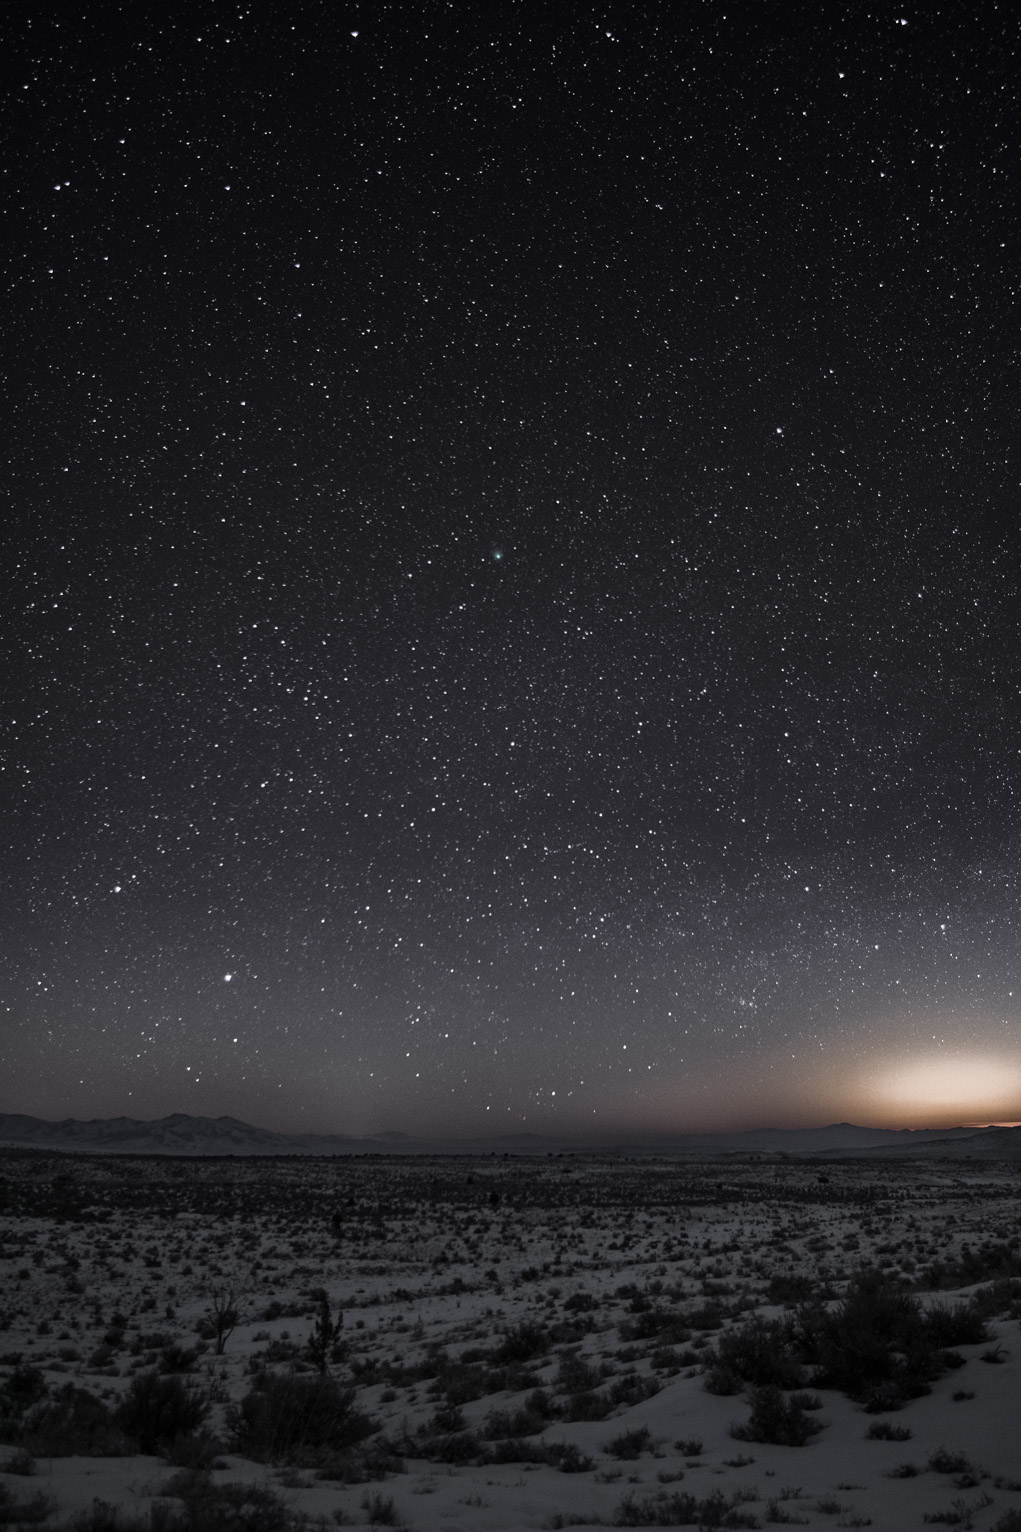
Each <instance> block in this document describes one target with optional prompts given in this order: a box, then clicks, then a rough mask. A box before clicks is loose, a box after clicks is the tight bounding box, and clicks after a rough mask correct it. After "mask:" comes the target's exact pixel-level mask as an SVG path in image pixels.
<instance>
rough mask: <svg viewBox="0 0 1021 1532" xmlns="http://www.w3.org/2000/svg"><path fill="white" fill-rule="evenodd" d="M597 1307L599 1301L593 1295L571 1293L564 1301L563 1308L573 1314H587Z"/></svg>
mask: <svg viewBox="0 0 1021 1532" xmlns="http://www.w3.org/2000/svg"><path fill="white" fill-rule="evenodd" d="M598 1307H599V1299H598V1298H597V1297H595V1295H594V1294H593V1293H572V1294H571V1296H570V1297H569V1298H567V1299H565V1300H564V1308H565V1309H566V1310H567V1312H568V1313H569V1314H570V1313H574V1314H587V1313H589V1312H590V1311H591V1310H592V1309H597V1308H598Z"/></svg>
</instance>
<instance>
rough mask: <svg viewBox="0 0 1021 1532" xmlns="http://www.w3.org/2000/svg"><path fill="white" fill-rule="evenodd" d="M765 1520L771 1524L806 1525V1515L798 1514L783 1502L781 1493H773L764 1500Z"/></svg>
mask: <svg viewBox="0 0 1021 1532" xmlns="http://www.w3.org/2000/svg"><path fill="white" fill-rule="evenodd" d="M766 1521H767V1522H768V1523H769V1524H770V1525H771V1526H772V1525H777V1526H786V1527H807V1526H808V1517H807V1516H799V1515H798V1514H797V1512H796V1511H792V1510H791V1509H790V1507H789V1506H788V1505H787V1504H785V1503H784V1498H783V1496H781V1495H775V1496H774V1497H773V1498H772V1499H771V1500H768V1501H767V1502H766Z"/></svg>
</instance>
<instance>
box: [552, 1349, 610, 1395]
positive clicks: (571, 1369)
mask: <svg viewBox="0 0 1021 1532" xmlns="http://www.w3.org/2000/svg"><path fill="white" fill-rule="evenodd" d="M601 1382H602V1374H601V1372H600V1370H599V1369H598V1368H596V1367H592V1366H590V1365H589V1363H588V1362H586V1361H585V1359H584V1358H583V1357H580V1356H579V1355H578V1354H577V1352H575V1351H563V1352H561V1354H560V1366H559V1369H558V1371H557V1376H556V1379H555V1381H554V1383H553V1387H554V1389H555V1390H556V1391H557V1393H561V1394H583V1393H587V1392H591V1390H592V1389H594V1388H595V1387H596V1386H597V1385H598V1384H599V1383H601Z"/></svg>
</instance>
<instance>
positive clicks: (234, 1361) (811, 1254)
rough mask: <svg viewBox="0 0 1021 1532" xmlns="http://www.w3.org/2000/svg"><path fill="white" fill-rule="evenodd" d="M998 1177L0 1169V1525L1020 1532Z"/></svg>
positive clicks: (1019, 1243) (1018, 1443) (757, 1170)
mask: <svg viewBox="0 0 1021 1532" xmlns="http://www.w3.org/2000/svg"><path fill="white" fill-rule="evenodd" d="M1019 1197H1021V1166H1019V1165H1018V1164H1016V1163H995V1162H994V1163H983V1164H975V1163H966V1162H958V1161H953V1160H942V1161H924V1160H911V1159H899V1160H884V1159H881V1158H880V1159H875V1160H870V1161H862V1160H855V1159H847V1160H841V1159H839V1158H833V1159H830V1160H829V1161H827V1162H826V1163H824V1164H821V1163H820V1162H819V1161H818V1160H811V1159H809V1158H804V1159H801V1158H798V1157H797V1156H792V1157H784V1156H777V1155H754V1154H749V1155H744V1156H728V1157H724V1158H718V1159H713V1158H711V1157H707V1158H702V1159H699V1158H689V1159H686V1160H685V1159H678V1158H670V1157H662V1158H657V1157H655V1156H643V1157H638V1156H634V1157H628V1156H623V1155H622V1156H612V1155H606V1156H599V1155H571V1154H550V1155H548V1156H545V1157H538V1158H536V1157H533V1158H527V1157H516V1156H513V1155H510V1154H492V1155H488V1156H485V1155H484V1156H474V1157H461V1156H445V1155H438V1156H435V1157H429V1156H421V1155H417V1156H408V1157H402V1156H400V1155H386V1156H384V1155H378V1156H377V1155H349V1156H341V1157H334V1158H264V1159H263V1158H247V1159H241V1158H237V1159H235V1158H230V1157H226V1158H216V1159H192V1160H182V1159H172V1158H160V1157H152V1156H148V1157H145V1156H138V1157H133V1156H97V1155H86V1154H67V1153H60V1154H57V1153H49V1152H45V1151H39V1150H24V1149H10V1150H5V1151H0V1523H4V1524H7V1525H11V1526H29V1525H32V1526H41V1527H43V1528H48V1529H50V1532H57V1529H58V1528H59V1529H69V1528H74V1529H76V1532H77V1529H81V1532H104V1529H107V1528H110V1529H123V1532H134V1529H146V1532H176V1529H178V1528H188V1529H193V1532H204V1529H206V1528H219V1527H223V1528H237V1529H249V1532H273V1529H287V1528H291V1527H298V1526H302V1525H305V1526H313V1527H314V1526H320V1527H333V1526H338V1525H339V1526H401V1527H406V1528H409V1529H411V1532H505V1529H506V1532H511V1529H513V1532H518V1529H521V1532H524V1529H533V1528H534V1529H547V1528H549V1529H553V1528H561V1527H569V1526H579V1527H595V1526H630V1527H640V1526H694V1527H770V1526H773V1525H797V1526H803V1527H808V1528H813V1529H817V1532H818V1529H824V1528H826V1529H828V1528H834V1527H841V1528H844V1527H866V1526H871V1527H874V1528H876V1529H877V1532H901V1529H913V1528H918V1529H922V1528H924V1527H925V1526H927V1525H936V1526H947V1527H959V1528H963V1529H968V1528H975V1529H980V1532H993V1529H997V1532H1019V1529H1021V1372H1019V1355H1021V1332H1019V1320H1021V1237H1019V1229H1018V1210H1019Z"/></svg>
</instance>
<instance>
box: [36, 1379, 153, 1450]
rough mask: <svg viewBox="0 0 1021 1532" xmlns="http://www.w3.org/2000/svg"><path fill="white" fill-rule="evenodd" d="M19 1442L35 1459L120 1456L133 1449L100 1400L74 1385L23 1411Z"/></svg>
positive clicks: (65, 1386) (70, 1384)
mask: <svg viewBox="0 0 1021 1532" xmlns="http://www.w3.org/2000/svg"><path fill="white" fill-rule="evenodd" d="M19 1439H20V1441H21V1444H22V1446H23V1447H24V1448H25V1449H26V1451H28V1452H31V1453H33V1454H34V1455H35V1456H36V1457H47V1458H66V1457H122V1456H124V1455H125V1454H127V1453H129V1452H132V1451H133V1450H135V1447H134V1442H133V1439H132V1438H130V1436H129V1434H128V1433H127V1432H126V1431H124V1430H123V1429H122V1428H121V1427H120V1426H119V1425H118V1424H117V1422H116V1420H115V1419H114V1416H113V1415H112V1413H111V1411H110V1410H109V1409H108V1407H107V1406H106V1405H105V1404H104V1403H103V1401H102V1399H97V1397H96V1395H95V1394H92V1393H90V1392H89V1390H88V1389H87V1388H78V1387H76V1385H75V1384H73V1383H65V1384H64V1385H63V1386H62V1387H61V1388H58V1389H55V1390H54V1391H53V1392H52V1393H50V1394H49V1395H48V1396H47V1397H46V1398H45V1399H43V1400H41V1401H40V1402H39V1403H38V1404H37V1405H36V1406H35V1407H34V1408H33V1409H32V1410H29V1411H28V1412H26V1414H25V1416H24V1418H23V1420H22V1426H21V1431H20V1436H19Z"/></svg>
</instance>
